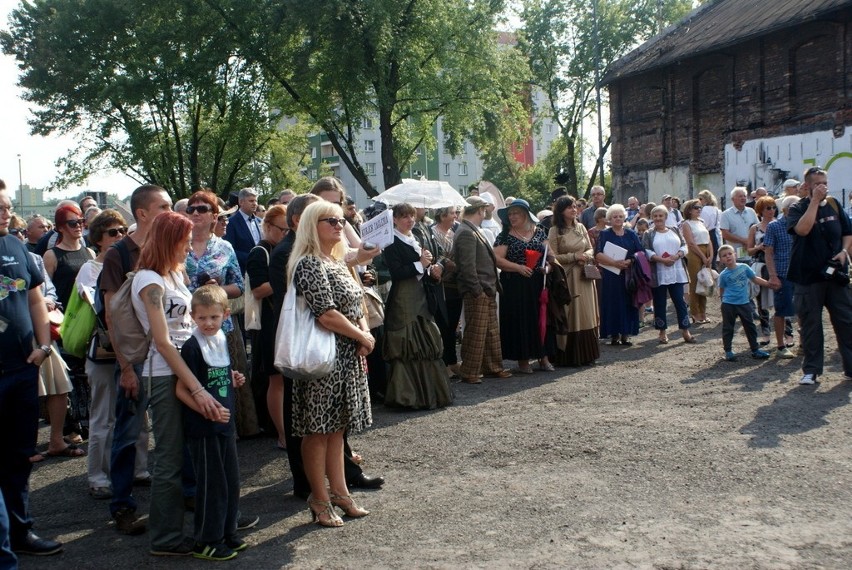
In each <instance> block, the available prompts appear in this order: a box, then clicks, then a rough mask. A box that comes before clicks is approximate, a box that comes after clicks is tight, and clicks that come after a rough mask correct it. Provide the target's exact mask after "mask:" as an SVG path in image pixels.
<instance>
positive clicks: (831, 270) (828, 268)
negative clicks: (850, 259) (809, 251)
mask: <svg viewBox="0 0 852 570" xmlns="http://www.w3.org/2000/svg"><path fill="white" fill-rule="evenodd" d="M822 277H823V279H825V280H826V281H834V282H835V283H837V284H838V285H849V273H848V272H847V271H846V268H845V267H844V266H843V264H842V263H840V262H839V261H837V260H835V259H832V260H831V261H829V262H828V263H826V264H825V267H823V268H822Z"/></svg>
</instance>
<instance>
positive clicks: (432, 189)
mask: <svg viewBox="0 0 852 570" xmlns="http://www.w3.org/2000/svg"><path fill="white" fill-rule="evenodd" d="M374 200H376V201H377V202H383V203H385V204H387V205H388V206H394V205H396V204H402V203H403V202H405V203H408V204H411V205H412V206H414V207H415V208H427V209H432V208H445V207H447V206H466V205H467V202H465V199H464V197H463V196H462V195H461V194H459V193H458V191H457V190H456V189H455V188H453V187H452V186H450V185H449V184H447V183H446V182H444V181H443V180H413V179H409V178H406V179H403V181H402V184H397V185H396V186H393V187H391V188H388V189H387V190H385V191H384V192H382V193H381V194H379V195H378V196H376V197H375V198H374Z"/></svg>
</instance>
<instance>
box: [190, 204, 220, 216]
mask: <svg viewBox="0 0 852 570" xmlns="http://www.w3.org/2000/svg"><path fill="white" fill-rule="evenodd" d="M212 211H213V207H212V206H208V205H207V204H199V205H197V206H188V207H187V209H186V213H187V214H189V215H190V216H191V215H192V214H194V213H195V212H198V213H199V214H208V213H210V212H212Z"/></svg>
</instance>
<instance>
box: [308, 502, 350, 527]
mask: <svg viewBox="0 0 852 570" xmlns="http://www.w3.org/2000/svg"><path fill="white" fill-rule="evenodd" d="M314 505H318V506H320V507H322V510H320V511H315V510H314V507H313V506H314ZM308 509H309V510H310V511H311V522H314V523H316V524H318V525H320V526H327V527H331V528H336V527H339V526H343V519H341V518H340V517H339V516H337V513H335V512H334V507H333V506H332V504H331V501H318V500H316V499H314V496H313V494H310V495H308Z"/></svg>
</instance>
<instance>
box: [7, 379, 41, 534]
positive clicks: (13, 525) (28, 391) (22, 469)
mask: <svg viewBox="0 0 852 570" xmlns="http://www.w3.org/2000/svg"><path fill="white" fill-rule="evenodd" d="M0 433H2V434H3V437H0V458H2V460H0V490H2V493H3V501H4V502H5V503H6V508H5V512H6V514H7V516H8V529H9V541H10V542H11V544H12V546H14V545H15V544H16V543H18V542H20V541H23V540H24V539H25V538H26V536H27V533H28V532H29V530H30V528H31V527H32V526H33V520H32V518H31V517H30V512H29V497H30V494H29V480H30V472H31V471H32V464H31V463H30V456H31V455H33V453H35V445H36V438H37V435H38V368H37V367H36V366H33V365H31V364H22V365H18V366H17V367H11V366H10V367H9V368H7V369H5V370H3V371H2V372H1V373H0Z"/></svg>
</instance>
